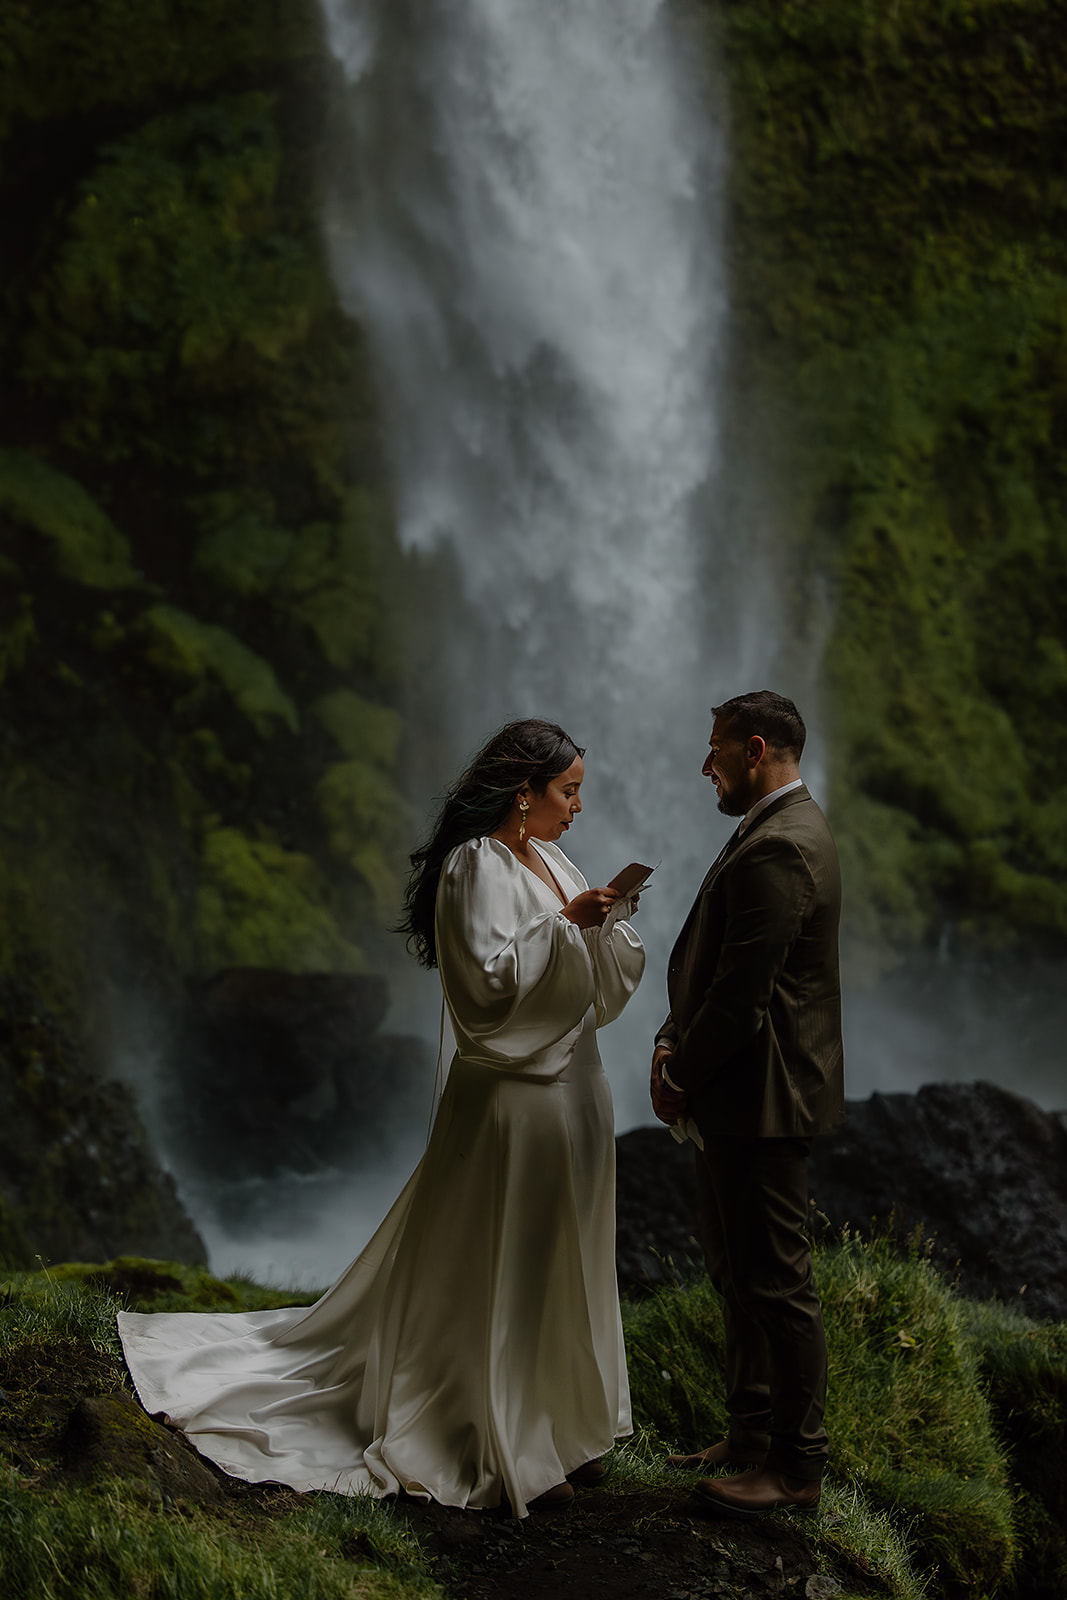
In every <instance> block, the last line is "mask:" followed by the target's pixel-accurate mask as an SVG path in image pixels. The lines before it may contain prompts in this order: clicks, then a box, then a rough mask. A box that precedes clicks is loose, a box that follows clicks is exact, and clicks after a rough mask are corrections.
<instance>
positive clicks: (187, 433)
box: [22, 94, 332, 469]
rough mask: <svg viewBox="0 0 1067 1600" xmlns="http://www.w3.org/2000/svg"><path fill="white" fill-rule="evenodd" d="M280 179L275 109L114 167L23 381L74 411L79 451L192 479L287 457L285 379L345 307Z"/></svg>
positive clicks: (218, 116) (154, 130) (130, 142)
mask: <svg viewBox="0 0 1067 1600" xmlns="http://www.w3.org/2000/svg"><path fill="white" fill-rule="evenodd" d="M281 164H282V152H281V147H280V143H279V137H278V130H277V126H276V122H275V116H274V103H273V100H272V98H271V97H270V96H268V95H264V94H251V95H242V96H237V97H234V98H233V99H229V100H219V101H215V102H212V103H210V104H205V105H201V106H193V107H190V108H188V109H186V110H183V111H180V112H176V113H174V114H172V115H168V116H164V117H160V118H157V119H156V120H154V121H152V122H149V123H147V124H146V125H145V126H144V127H143V128H140V129H138V130H136V131H135V132H134V133H132V134H130V135H129V136H128V137H127V138H126V139H125V140H124V141H123V142H122V143H120V144H116V145H114V146H111V147H110V148H109V149H108V150H107V151H105V152H103V153H102V158H101V160H100V163H99V165H98V166H97V168H96V170H95V171H94V172H93V174H92V176H91V177H90V178H89V179H87V180H86V182H85V183H84V184H83V186H82V188H81V190H80V192H79V195H78V197H77V200H76V202H75V204H74V205H73V207H72V209H71V211H70V213H69V216H68V218H67V223H66V237H65V239H64V241H63V243H62V244H61V246H60V248H59V249H58V251H57V252H56V254H55V256H54V258H53V260H52V262H51V265H50V267H49V269H48V270H47V271H46V272H45V273H44V274H43V277H42V279H41V282H40V285H39V287H37V288H35V289H34V290H33V291H31V293H30V294H29V296H28V308H29V310H30V313H31V316H32V319H33V320H32V322H31V325H30V327H29V330H28V332H27V333H26V336H25V338H24V340H23V344H22V375H23V378H24V380H25V381H26V382H27V383H28V384H30V385H32V386H33V387H34V388H36V389H38V390H40V391H41V392H42V393H45V394H48V395H50V396H53V397H55V399H56V400H57V401H58V402H59V403H60V404H66V405H67V406H68V407H69V409H68V411H67V415H66V419H65V421H64V423H63V435H64V437H65V439H66V440H67V442H68V443H69V444H71V445H74V446H76V447H78V448H80V449H83V450H86V451H89V452H91V453H92V454H93V455H94V456H96V457H97V458H100V457H105V458H109V459H122V458H126V457H129V456H130V455H131V454H133V453H134V450H135V449H136V450H137V451H138V452H139V453H141V454H142V455H144V456H146V457H147V458H149V459H154V460H158V461H166V462H174V463H181V464H183V465H184V466H185V467H186V468H187V469H188V467H189V466H190V465H191V464H192V463H193V462H195V463H196V464H197V465H198V466H202V465H207V464H209V463H211V462H215V463H216V464H217V463H219V462H228V461H232V459H233V458H234V457H235V456H237V455H241V454H247V452H248V451H249V450H260V451H264V450H269V449H272V448H273V450H275V451H277V449H278V447H279V442H280V441H279V438H278V434H277V429H278V428H279V427H281V428H282V429H284V428H285V427H286V419H285V418H283V417H280V416H278V415H277V414H275V415H274V418H273V420H270V418H269V417H268V415H267V413H269V412H270V409H271V401H272V399H273V398H274V397H275V393H276V390H277V386H278V381H279V377H278V375H277V374H276V373H275V371H274V369H278V368H279V367H280V366H282V367H284V366H285V364H286V363H288V362H290V361H291V360H292V358H293V357H294V355H295V354H296V353H297V352H298V351H300V350H302V349H303V347H304V346H305V345H306V343H307V340H308V338H309V334H310V333H311V330H312V327H313V324H314V323H315V322H316V320H317V319H321V318H322V317H323V316H324V315H329V312H330V308H331V305H332V295H331V292H330V289H329V285H328V282H327V280H326V278H325V275H324V272H323V270H322V266H321V262H320V260H319V254H318V249H317V243H316V241H315V240H314V238H313V236H311V235H310V233H305V232H303V231H299V232H298V231H297V230H296V229H294V228H293V226H292V225H291V224H290V226H288V227H287V226H286V223H285V220H284V219H283V217H282V215H281V213H280V210H279V206H278V202H277V198H276V191H277V188H278V184H279V181H280V173H281ZM281 381H282V383H283V385H284V382H285V379H284V377H282V380H281ZM238 395H240V396H241V397H242V404H241V406H240V408H239V409H238V410H237V411H236V412H235V414H232V415H226V414H225V413H226V411H227V408H228V407H233V406H234V405H235V397H236V396H238ZM293 421H294V419H293V418H292V417H290V418H289V419H288V422H289V424H290V425H291V424H292V422H293ZM264 430H266V432H267V434H268V435H271V434H273V437H266V438H264V437H263V433H264ZM248 435H251V437H246V438H245V442H242V439H243V436H248ZM254 438H256V439H258V443H253V439H254Z"/></svg>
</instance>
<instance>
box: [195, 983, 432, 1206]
mask: <svg viewBox="0 0 1067 1600" xmlns="http://www.w3.org/2000/svg"><path fill="white" fill-rule="evenodd" d="M388 1004H389V994H388V988H387V985H386V982H385V980H384V978H380V977H373V976H368V975H355V974H350V973H333V972H325V973H293V972H283V971H274V970H272V969H269V968H258V967H256V968H251V967H245V968H233V969H231V970H229V971H226V972H222V973H219V974H218V976H217V977H215V978H212V979H211V980H210V981H208V982H207V983H204V984H201V985H198V986H196V987H195V988H193V989H192V990H191V991H190V995H189V1002H188V1006H187V1010H186V1014H185V1019H184V1023H183V1026H182V1028H181V1029H180V1033H179V1039H178V1048H177V1051H176V1053H175V1060H174V1061H173V1063H172V1070H171V1079H172V1083H173V1090H172V1096H171V1098H172V1106H171V1117H172V1120H173V1122H174V1123H175V1125H176V1126H177V1127H178V1128H179V1129H180V1132H181V1141H180V1142H181V1145H182V1162H183V1166H184V1165H186V1164H192V1165H194V1166H196V1167H197V1168H198V1169H199V1170H200V1171H201V1172H202V1173H204V1174H205V1175H208V1176H210V1177H212V1178H213V1179H217V1178H219V1177H220V1176H221V1175H225V1176H226V1178H227V1179H229V1180H233V1179H241V1178H243V1177H273V1176H276V1175H277V1174H278V1173H279V1172H282V1171H294V1170H295V1171H297V1172H315V1171H319V1170H321V1169H322V1168H324V1167H327V1166H330V1165H331V1164H333V1163H334V1162H335V1161H340V1162H343V1163H344V1164H345V1165H351V1162H352V1157H353V1154H356V1155H358V1154H360V1153H363V1154H369V1153H371V1152H372V1151H373V1150H374V1149H375V1148H376V1147H377V1145H378V1144H379V1143H380V1140H381V1138H382V1136H383V1135H384V1134H385V1133H386V1131H387V1129H388V1127H389V1125H390V1124H391V1123H392V1122H393V1121H394V1120H395V1119H397V1118H398V1117H402V1116H404V1115H406V1114H407V1112H408V1111H409V1110H410V1109H415V1108H417V1109H418V1111H419V1114H420V1115H421V1114H422V1112H423V1105H424V1101H425V1098H426V1093H427V1086H428V1084H429V1081H430V1077H431V1073H432V1063H431V1061H430V1059H429V1052H428V1050H427V1047H426V1046H425V1044H424V1043H423V1042H422V1041H421V1040H419V1039H414V1038H406V1037H404V1036H399V1035H393V1034H383V1033H380V1032H379V1028H380V1026H381V1023H382V1020H383V1019H384V1017H385V1013H386V1010H387V1008H388Z"/></svg>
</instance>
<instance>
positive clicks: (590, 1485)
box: [567, 1460, 608, 1489]
mask: <svg viewBox="0 0 1067 1600" xmlns="http://www.w3.org/2000/svg"><path fill="white" fill-rule="evenodd" d="M607 1475H608V1469H607V1467H606V1466H605V1465H604V1463H603V1461H599V1460H598V1461H586V1462H585V1463H584V1464H583V1465H582V1466H580V1467H575V1469H574V1471H573V1472H568V1474H567V1482H568V1483H576V1484H577V1485H578V1487H579V1489H595V1488H596V1486H597V1484H598V1483H603V1482H604V1479H605V1478H606V1477H607Z"/></svg>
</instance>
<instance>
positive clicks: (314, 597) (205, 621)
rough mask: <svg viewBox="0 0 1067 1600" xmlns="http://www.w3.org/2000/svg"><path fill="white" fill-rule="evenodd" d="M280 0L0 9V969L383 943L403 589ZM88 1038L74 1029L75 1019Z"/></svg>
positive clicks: (153, 984)
mask: <svg viewBox="0 0 1067 1600" xmlns="http://www.w3.org/2000/svg"><path fill="white" fill-rule="evenodd" d="M324 63H325V56H324V52H323V49H322V44H321V39H320V37H319V33H318V25H317V20H316V13H315V8H314V6H313V4H312V3H311V0H307V3H298V4H297V5H296V6H295V7H294V6H291V5H290V6H280V5H277V4H275V3H273V0H256V3H254V4H252V5H247V4H242V5H237V4H233V3H229V0H223V3H222V4H219V3H218V0H212V3H211V4H210V5H201V4H196V3H194V4H193V5H191V6H183V7H182V8H180V12H175V11H174V9H173V8H172V7H171V6H169V5H165V4H158V5H156V4H147V5H146V4H142V3H141V0H106V3H104V4H103V5H101V4H98V3H96V0H94V3H92V4H89V3H88V0H68V3H66V4H63V5H59V6H54V7H48V8H46V10H45V12H40V9H39V8H34V7H30V6H19V5H15V6H13V7H8V8H7V11H6V12H5V15H4V18H3V20H2V22H0V105H2V106H3V121H2V123H0V139H2V141H3V142H2V143H0V199H2V202H3V206H4V213H5V218H6V230H7V233H8V239H9V246H10V247H9V250H8V252H7V254H6V259H5V267H4V278H3V285H2V288H3V295H2V296H0V368H2V373H3V376H2V377H0V551H2V556H0V561H2V565H0V595H2V598H0V794H2V802H0V929H2V931H0V969H4V970H12V969H15V968H18V969H19V970H21V971H22V972H23V973H25V972H26V971H27V970H28V968H29V967H30V965H32V966H33V967H34V970H35V974H36V976H35V982H36V984H37V987H38V989H43V990H44V992H46V993H47V994H49V995H50V996H51V997H52V998H53V999H54V1000H56V1001H63V1002H64V1003H65V1004H67V1005H68V1007H69V1008H70V1009H71V1010H72V1011H77V1012H78V1013H79V1015H80V1016H81V1018H82V1019H83V1020H84V1021H85V1022H86V1023H87V1025H88V1028H89V1031H90V1033H92V1032H94V1031H96V1032H97V1033H100V1032H101V1030H105V1029H106V1028H107V1026H108V1025H109V1014H110V1013H111V1012H113V1010H114V1003H113V1002H114V990H115V988H116V986H117V987H119V988H121V987H123V986H127V985H130V984H132V985H134V986H136V987H138V988H140V989H142V990H143V989H144V988H145V987H147V990H148V992H149V994H150V995H151V996H152V997H154V998H155V999H157V1000H162V1001H163V1002H164V1003H165V1002H166V1001H167V1000H168V999H169V998H172V997H173V996H174V995H176V994H177V992H178V990H179V988H180V984H181V980H182V979H183V978H184V977H186V976H188V975H192V974H202V973H210V972H213V971H216V970H218V969H219V968H221V967H226V966H236V965H241V966H283V967H286V968H288V969H289V970H296V971H302V970H334V971H338V970H339V971H355V970H361V969H363V968H365V967H366V966H367V965H368V963H370V964H371V965H373V964H376V962H377V961H378V960H379V959H380V958H381V949H380V943H381V937H380V936H381V932H382V930H383V928H384V927H385V926H386V925H387V924H388V922H389V921H390V920H391V919H392V918H393V917H394V916H395V914H396V905H397V901H398V887H399V877H400V868H401V866H402V862H403V847H404V845H405V843H406V840H407V832H408V824H407V819H406V816H405V812H404V807H403V804H402V802H401V800H400V798H399V795H398V793H397V789H396V786H395V782H394V764H395V758H396V748H397V739H398V727H399V721H398V717H397V713H396V712H395V710H394V709H393V708H392V701H393V700H394V698H395V697H396V694H397V690H398V684H399V675H400V670H401V663H402V660H403V654H404V651H403V643H402V638H401V631H400V626H401V625H400V617H399V614H398V610H397V606H398V596H399V594H400V592H401V590H402V587H403V585H402V582H401V575H400V570H399V559H400V558H399V555H398V553H397V550H396V547H395V543H394V540H393V533H392V527H391V519H390V507H389V500H388V494H387V490H386V486H385V482H384V475H383V470H382V464H381V454H380V450H379V441H378V434H377V419H376V416H375V410H374V404H373V399H372V395H371V386H370V381H369V377H368V372H367V365H366V361H365V356H364V351H363V347H362V343H361V338H360V333H359V330H358V329H357V328H356V327H354V326H353V324H352V323H351V321H350V320H349V319H347V318H346V317H345V316H344V315H343V314H342V313H341V311H340V309H339V307H338V305H337V302H336V299H335V296H334V294H333V290H332V287H331V285H330V282H329V278H328V274H327V271H326V268H325V264H324V260H323V255H322V250H321V248H320V243H319V236H318V228H317V218H316V198H315V194H316V175H317V168H318V153H319V146H320V144H321V141H322V138H323V126H322V122H321V119H322V118H323V117H324V116H326V115H328V107H329V104H330V95H331V82H330V80H329V75H328V72H327V69H326V67H325V64H324ZM101 1036H102V1035H101Z"/></svg>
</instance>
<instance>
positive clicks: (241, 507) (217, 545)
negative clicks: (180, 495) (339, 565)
mask: <svg viewBox="0 0 1067 1600" xmlns="http://www.w3.org/2000/svg"><path fill="white" fill-rule="evenodd" d="M190 510H192V511H193V513H194V515H196V517H197V519H198V521H199V522H200V524H201V525H202V526H203V527H204V528H205V529H206V532H205V533H204V535H203V536H202V537H201V539H200V541H199V543H198V544H197V547H196V560H195V567H196V570H197V571H198V572H202V573H203V574H204V575H205V577H208V578H210V579H211V580H212V581H213V582H214V583H217V584H218V585H219V586H220V587H221V588H224V589H230V590H232V591H233V592H234V593H235V594H241V595H252V594H263V593H265V592H266V591H267V590H269V589H270V588H271V587H272V586H273V585H274V584H275V583H276V582H277V580H278V578H279V577H280V576H281V574H282V573H283V572H284V570H285V568H286V566H287V565H288V563H289V561H290V560H291V559H292V556H293V550H294V545H295V543H296V535H295V534H292V533H290V532H288V531H287V530H286V529H284V528H279V527H278V526H277V525H276V523H275V522H274V506H273V502H272V500H271V498H270V496H269V495H264V494H255V493H237V492H232V491H220V492H218V493H216V494H212V495H202V496H199V497H198V498H197V499H195V500H193V501H191V502H190Z"/></svg>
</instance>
